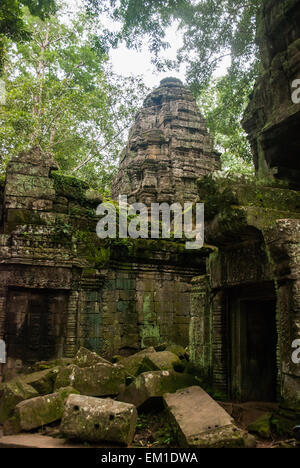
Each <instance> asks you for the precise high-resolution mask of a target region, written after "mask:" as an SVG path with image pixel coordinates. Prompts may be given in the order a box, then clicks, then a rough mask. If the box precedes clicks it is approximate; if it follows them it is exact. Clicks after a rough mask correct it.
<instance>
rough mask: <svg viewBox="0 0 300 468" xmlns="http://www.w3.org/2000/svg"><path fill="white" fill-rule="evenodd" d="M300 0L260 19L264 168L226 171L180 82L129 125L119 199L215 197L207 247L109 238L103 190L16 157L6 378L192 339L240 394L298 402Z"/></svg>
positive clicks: (254, 141)
mask: <svg viewBox="0 0 300 468" xmlns="http://www.w3.org/2000/svg"><path fill="white" fill-rule="evenodd" d="M296 3H297V2H290V3H289V6H287V4H286V6H285V8H286V11H285V12H284V14H281V13H282V12H281V10H280V8H281V2H278V1H274V0H268V1H267V2H265V7H264V8H263V9H262V12H261V16H260V18H259V24H260V29H259V31H260V35H261V37H264V40H265V41H266V39H265V38H267V41H266V42H265V43H264V44H261V52H262V63H263V67H264V70H263V74H262V76H261V78H260V79H259V81H258V83H257V85H256V87H255V89H254V93H253V95H252V98H251V100H250V104H249V107H248V109H247V110H246V113H245V116H244V124H243V125H244V128H245V129H246V130H247V132H248V134H249V139H250V142H251V145H252V148H253V154H254V161H255V166H256V172H257V174H256V177H255V178H254V179H253V180H248V179H243V178H240V177H237V178H233V179H231V178H228V177H221V176H220V175H219V174H218V173H217V174H216V173H215V171H218V170H219V168H220V161H219V154H218V152H216V151H215V150H214V149H213V143H212V139H211V136H210V134H209V133H208V132H207V129H206V124H205V121H204V119H203V117H202V116H201V114H200V113H199V111H198V109H197V105H196V103H195V101H194V99H193V96H192V94H191V93H190V91H189V90H188V89H187V88H186V87H185V86H184V85H183V84H182V83H181V82H180V81H179V80H177V79H174V78H168V79H165V80H163V81H162V82H161V84H160V86H159V87H158V88H157V89H156V90H154V91H153V92H151V93H150V94H149V96H148V97H147V98H146V99H145V102H144V107H143V108H142V109H141V110H140V112H139V113H138V115H137V117H136V121H135V123H134V125H133V127H132V129H131V131H130V134H129V139H128V144H127V146H126V148H125V149H124V151H123V153H122V155H121V159H120V165H119V171H118V174H117V176H116V178H115V181H114V183H113V197H114V198H117V197H118V195H119V194H123V195H127V196H128V202H129V203H132V202H136V201H139V202H144V203H146V204H147V205H150V204H151V203H152V202H168V203H172V202H175V201H176V202H177V201H178V202H184V201H201V202H203V203H205V235H206V237H205V242H206V243H205V245H204V247H203V248H202V249H200V250H199V251H197V252H194V251H188V250H186V249H185V246H184V244H183V243H181V242H176V241H172V240H150V239H136V240H133V239H128V240H126V241H124V240H122V239H115V240H110V239H107V240H100V239H98V238H97V236H96V232H95V229H96V224H97V221H98V218H97V216H96V214H95V209H96V207H97V205H98V204H99V203H101V197H100V196H97V195H95V193H93V192H91V191H90V190H89V187H88V186H87V185H86V184H85V183H84V182H82V181H80V180H78V179H76V178H72V177H67V176H62V175H60V174H59V172H57V167H56V164H55V162H54V161H53V160H52V158H51V155H48V156H45V155H44V154H42V153H41V151H40V150H39V149H37V148H35V149H33V150H32V151H31V152H27V153H24V154H21V155H20V156H19V157H18V158H14V159H12V160H11V162H10V163H9V166H8V168H7V176H6V181H5V184H4V185H3V186H1V187H0V204H1V213H2V214H1V234H0V339H3V340H4V341H5V343H6V345H7V356H8V359H7V364H5V365H2V368H1V372H2V378H8V377H9V376H13V375H15V373H16V372H17V371H18V369H20V368H21V367H22V366H23V365H24V364H26V363H28V362H29V363H30V362H34V361H38V360H47V359H54V358H57V357H69V358H72V357H73V356H74V355H75V354H76V352H77V350H78V349H79V347H80V346H84V347H86V348H88V349H90V350H92V351H96V352H98V353H99V354H101V356H104V357H106V358H110V357H112V356H113V355H115V354H119V355H123V356H128V355H130V354H132V353H133V352H136V351H138V350H140V349H142V348H145V347H147V346H159V345H160V344H162V343H167V344H180V345H182V346H184V347H188V349H189V354H190V360H191V362H192V363H193V365H194V366H195V367H196V368H197V369H199V370H200V371H201V373H202V375H203V377H204V378H205V379H207V380H208V381H209V382H211V384H212V386H213V387H214V388H215V389H217V390H219V391H221V392H223V394H225V395H226V397H227V398H228V399H231V400H234V401H280V402H282V403H283V404H285V405H286V406H288V408H289V409H290V410H293V411H298V413H299V404H300V366H299V364H295V363H293V361H292V359H291V356H292V351H293V349H292V343H293V341H294V340H295V339H299V338H300V266H299V265H300V192H299V180H300V179H299V174H300V166H299V158H298V152H299V133H298V126H299V119H300V117H299V116H300V107H299V106H300V105H297V104H293V103H292V101H291V94H290V93H291V83H292V81H293V80H294V79H295V78H297V77H299V76H300V65H299V64H300V60H299V57H300V44H299V39H298V38H299V36H300V26H299V25H300V22H299V8H297V7H296ZM280 12H281V13H280ZM279 31H280V32H279ZM283 32H284V34H283ZM282 63H284V66H285V68H284V70H283V68H282V66H281V64H282ZM0 367H1V366H0Z"/></svg>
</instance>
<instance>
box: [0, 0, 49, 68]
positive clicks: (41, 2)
mask: <svg viewBox="0 0 300 468" xmlns="http://www.w3.org/2000/svg"><path fill="white" fill-rule="evenodd" d="M24 7H28V9H29V11H30V13H31V14H32V15H34V16H36V17H39V18H41V19H43V20H45V19H46V18H48V17H49V15H50V14H54V13H55V11H56V9H57V7H56V2H55V0H1V3H0V75H1V74H2V72H3V66H4V60H5V54H6V50H5V47H6V39H12V40H13V41H18V42H21V41H28V40H29V39H30V37H31V32H30V30H29V29H28V27H27V24H26V22H25V21H24Z"/></svg>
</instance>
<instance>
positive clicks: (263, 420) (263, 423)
mask: <svg viewBox="0 0 300 468" xmlns="http://www.w3.org/2000/svg"><path fill="white" fill-rule="evenodd" d="M271 420H272V413H266V414H264V415H262V416H260V417H259V418H258V419H257V420H256V421H254V422H253V423H251V424H249V425H248V426H247V430H248V431H249V432H251V433H253V434H256V435H258V436H259V437H262V438H263V439H270V437H271V434H272V429H271Z"/></svg>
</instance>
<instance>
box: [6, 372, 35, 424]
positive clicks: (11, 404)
mask: <svg viewBox="0 0 300 468" xmlns="http://www.w3.org/2000/svg"><path fill="white" fill-rule="evenodd" d="M36 396H38V392H37V391H36V390H35V389H34V388H33V387H31V386H30V385H28V384H26V383H24V382H23V381H22V380H14V381H11V382H6V383H3V384H1V385H0V424H3V423H4V422H5V421H6V420H7V419H8V418H10V417H11V416H12V414H13V412H14V409H15V407H16V405H17V404H18V403H20V402H21V401H23V400H27V399H29V398H34V397H36Z"/></svg>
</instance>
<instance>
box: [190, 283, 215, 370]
mask: <svg viewBox="0 0 300 468" xmlns="http://www.w3.org/2000/svg"><path fill="white" fill-rule="evenodd" d="M210 298H211V294H210V284H209V277H208V276H206V275H205V276H197V277H195V278H193V280H192V292H191V321H190V328H189V338H190V339H189V341H190V345H189V351H190V358H191V361H192V362H193V364H195V365H196V366H197V367H199V368H200V369H201V371H202V372H203V375H204V376H205V377H208V378H209V377H211V374H212V327H211V325H212V323H211V303H210Z"/></svg>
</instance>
